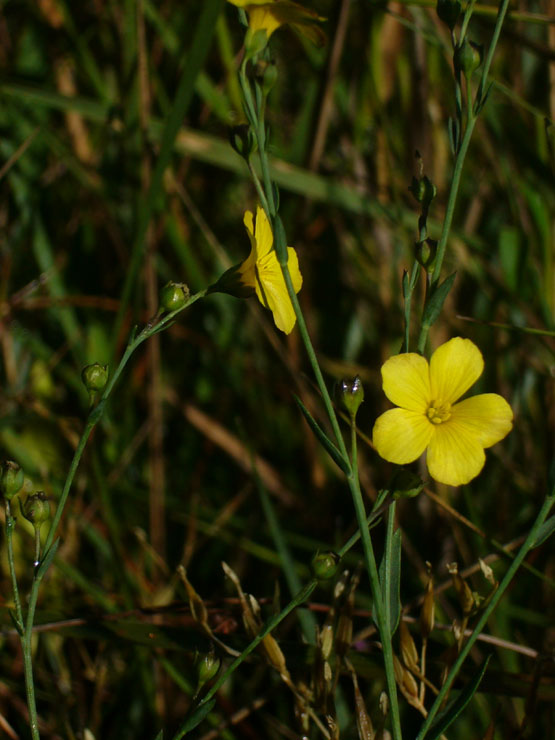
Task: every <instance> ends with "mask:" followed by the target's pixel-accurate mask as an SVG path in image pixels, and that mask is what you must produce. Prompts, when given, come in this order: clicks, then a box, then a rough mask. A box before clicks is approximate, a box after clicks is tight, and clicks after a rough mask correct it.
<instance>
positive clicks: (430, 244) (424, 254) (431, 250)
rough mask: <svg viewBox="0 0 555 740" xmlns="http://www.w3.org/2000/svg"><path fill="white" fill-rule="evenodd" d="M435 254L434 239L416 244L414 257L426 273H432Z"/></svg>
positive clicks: (435, 243)
mask: <svg viewBox="0 0 555 740" xmlns="http://www.w3.org/2000/svg"><path fill="white" fill-rule="evenodd" d="M436 253H437V242H436V241H435V239H424V241H422V242H416V244H415V246H414V256H415V257H416V260H417V261H418V262H419V263H420V264H421V265H422V267H423V268H424V269H425V270H426V271H427V272H433V271H434V266H435V261H436Z"/></svg>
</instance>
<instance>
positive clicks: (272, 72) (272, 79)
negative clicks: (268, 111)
mask: <svg viewBox="0 0 555 740" xmlns="http://www.w3.org/2000/svg"><path fill="white" fill-rule="evenodd" d="M254 76H255V78H256V79H257V80H258V82H259V84H260V86H261V88H262V93H263V94H264V96H266V95H268V93H269V92H270V90H271V89H272V88H273V86H274V85H275V84H276V80H277V78H278V69H277V66H276V63H275V62H267V61H266V60H264V59H260V60H259V61H258V62H257V63H256V66H255V68H254Z"/></svg>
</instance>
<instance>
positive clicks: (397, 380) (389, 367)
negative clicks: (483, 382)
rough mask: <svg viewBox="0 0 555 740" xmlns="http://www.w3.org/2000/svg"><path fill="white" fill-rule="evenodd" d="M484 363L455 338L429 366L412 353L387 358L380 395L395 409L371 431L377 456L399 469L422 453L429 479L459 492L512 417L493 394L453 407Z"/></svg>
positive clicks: (469, 344)
mask: <svg viewBox="0 0 555 740" xmlns="http://www.w3.org/2000/svg"><path fill="white" fill-rule="evenodd" d="M483 369H484V360H483V357H482V354H481V352H480V350H479V349H478V347H476V345H475V344H473V342H471V341H470V340H469V339H462V338H461V337H455V338H454V339H450V340H449V341H448V342H445V344H442V345H441V346H440V347H438V348H437V349H436V351H435V352H434V353H433V355H432V357H431V360H430V363H429V364H428V361H427V360H426V359H425V358H424V357H421V356H420V355H418V354H416V353H414V352H407V353H406V354H401V355H396V356H395V357H390V358H389V360H387V361H386V362H385V363H384V365H383V366H382V381H383V390H384V393H385V395H386V396H387V397H388V398H389V400H390V401H391V402H392V403H394V404H396V405H397V406H399V407H400V408H396V409H391V410H390V411H386V412H385V414H382V415H381V416H380V417H379V418H378V419H377V420H376V423H375V425H374V431H373V434H372V436H373V442H374V446H375V448H376V450H377V451H378V454H379V455H380V456H381V457H383V458H384V459H385V460H389V462H393V463H397V464H398V465H404V464H406V463H410V462H413V460H416V459H417V458H418V457H420V455H421V454H422V453H423V452H424V451H425V450H427V456H426V462H427V465H428V471H429V473H430V475H431V476H432V478H435V480H437V481H440V482H441V483H447V484H448V485H450V486H460V485H462V484H464V483H468V482H469V481H470V480H472V478H475V477H476V476H477V475H478V473H479V472H480V471H481V470H482V468H483V467H484V462H485V459H486V456H485V453H484V448H487V447H491V446H492V445H494V444H495V443H496V442H499V441H500V440H501V439H503V438H504V437H505V436H506V435H507V434H508V433H509V432H510V431H511V428H512V425H513V424H512V422H513V412H512V410H511V407H510V406H509V404H508V403H507V401H505V399H504V398H502V397H501V396H499V395H497V393H484V394H481V395H478V396H473V397H472V398H467V399H465V400H464V401H460V402H459V403H455V401H457V400H458V399H459V398H460V397H461V396H462V395H463V393H466V391H467V390H468V389H469V388H470V386H472V385H473V384H474V383H475V382H476V381H477V380H478V378H479V377H480V375H481V374H482V371H483Z"/></svg>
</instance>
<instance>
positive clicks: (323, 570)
mask: <svg viewBox="0 0 555 740" xmlns="http://www.w3.org/2000/svg"><path fill="white" fill-rule="evenodd" d="M338 564H339V555H338V554H337V553H335V552H332V551H331V550H329V551H328V552H317V553H316V555H315V556H314V557H313V558H312V563H311V569H312V573H313V575H314V578H316V579H318V580H319V581H328V580H329V579H330V578H333V577H334V576H335V574H336V573H337V566H338Z"/></svg>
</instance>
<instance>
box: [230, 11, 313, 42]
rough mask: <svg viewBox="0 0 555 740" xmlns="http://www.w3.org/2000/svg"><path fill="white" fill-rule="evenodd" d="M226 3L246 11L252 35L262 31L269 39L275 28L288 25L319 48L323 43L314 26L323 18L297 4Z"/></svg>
mask: <svg viewBox="0 0 555 740" xmlns="http://www.w3.org/2000/svg"><path fill="white" fill-rule="evenodd" d="M228 2H230V3H231V4H232V5H236V6H237V7H238V8H243V9H244V10H246V11H247V13H248V15H249V30H250V31H251V33H253V34H254V33H256V31H261V30H264V31H266V36H267V37H268V38H270V36H271V35H272V34H273V32H274V31H275V30H276V29H277V28H279V27H280V26H283V25H285V24H288V25H290V26H291V27H292V28H294V29H295V31H297V32H298V33H300V34H302V35H303V36H306V38H308V39H309V40H310V41H312V42H313V43H315V44H318V45H319V46H321V45H322V44H323V43H324V41H325V34H324V32H323V31H322V29H321V28H319V27H318V26H316V25H315V22H316V21H323V20H325V18H321V17H320V16H319V15H318V14H317V13H315V12H314V11H313V10H310V9H309V8H303V6H302V5H299V4H298V3H294V2H291V1H290V0H228Z"/></svg>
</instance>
